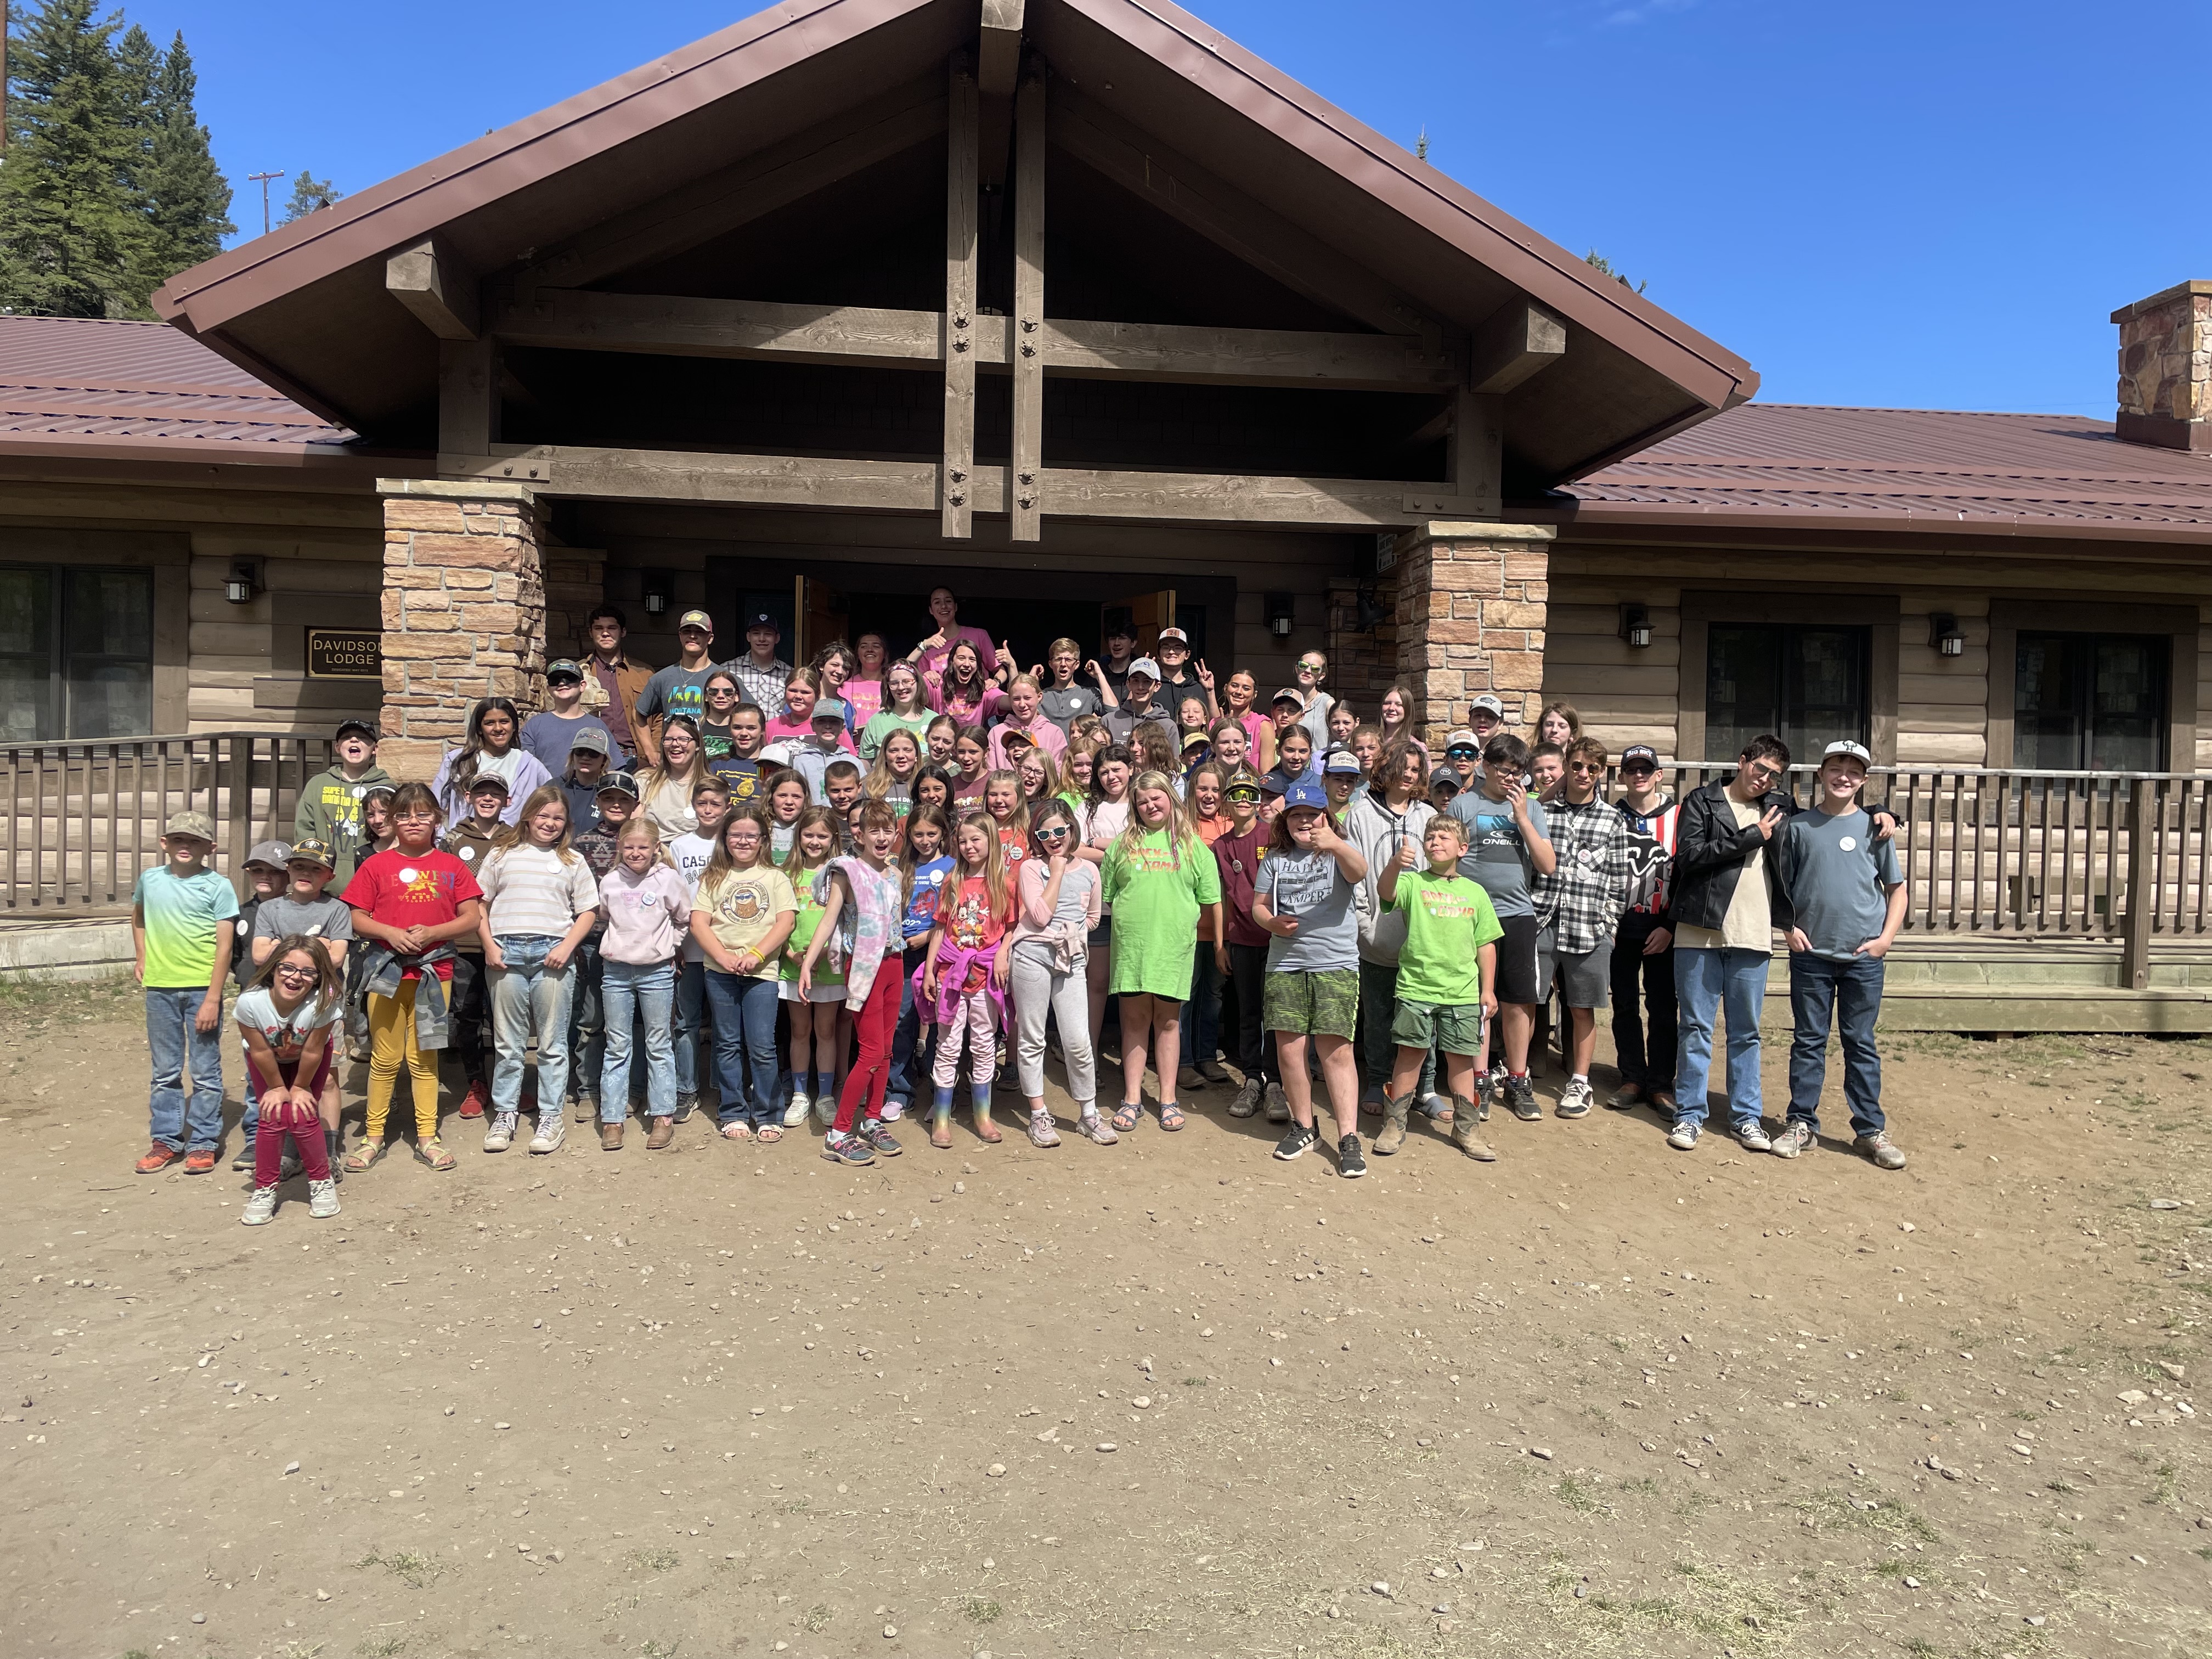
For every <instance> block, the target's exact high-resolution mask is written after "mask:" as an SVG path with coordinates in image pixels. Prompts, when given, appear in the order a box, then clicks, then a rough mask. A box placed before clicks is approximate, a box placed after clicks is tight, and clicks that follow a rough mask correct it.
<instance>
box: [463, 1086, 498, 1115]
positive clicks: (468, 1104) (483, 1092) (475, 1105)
mask: <svg viewBox="0 0 2212 1659" xmlns="http://www.w3.org/2000/svg"><path fill="white" fill-rule="evenodd" d="M490 1109H491V1085H490V1084H489V1083H487V1082H485V1081H484V1080H483V1079H482V1078H478V1079H477V1080H476V1081H475V1082H474V1083H471V1085H469V1091H468V1093H466V1094H465V1095H463V1096H462V1097H461V1115H462V1116H463V1117H482V1116H483V1115H484V1114H485V1113H486V1112H488V1111H489V1110H490Z"/></svg>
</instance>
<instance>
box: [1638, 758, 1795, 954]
mask: <svg viewBox="0 0 2212 1659" xmlns="http://www.w3.org/2000/svg"><path fill="white" fill-rule="evenodd" d="M1727 797H1728V785H1727V784H1726V783H1708V784H1705V785H1704V786H1703V787H1700V788H1697V789H1692V791H1691V792H1690V793H1689V794H1688V795H1687V796H1686V797H1685V798H1684V799H1683V802H1682V815H1681V817H1680V819H1678V820H1677V822H1676V825H1675V830H1674V874H1673V877H1672V878H1671V879H1670V880H1669V882H1668V890H1669V893H1670V898H1669V908H1671V909H1672V910H1673V912H1674V915H1673V917H1672V920H1673V922H1674V926H1675V927H1711V928H1717V927H1720V925H1721V923H1722V921H1723V920H1724V919H1725V918H1726V917H1727V915H1728V908H1729V901H1730V900H1731V899H1733V898H1734V897H1735V884H1736V881H1737V879H1738V878H1740V877H1741V876H1742V874H1743V866H1744V861H1745V860H1747V859H1748V858H1749V857H1750V856H1751V855H1752V854H1753V853H1755V852H1757V851H1759V848H1762V847H1764V848H1767V849H1768V850H1769V856H1768V857H1766V858H1765V859H1762V860H1759V862H1760V865H1761V866H1762V867H1763V868H1764V869H1765V872H1766V903H1767V909H1768V912H1769V914H1770V915H1771V918H1772V920H1773V922H1774V925H1775V926H1776V927H1790V926H1791V925H1792V924H1793V921H1794V918H1795V913H1794V912H1793V911H1792V910H1791V909H1790V895H1789V894H1788V893H1786V892H1785V891H1784V890H1783V886H1782V872H1781V867H1780V866H1781V860H1779V859H1778V858H1776V857H1774V856H1772V853H1773V851H1774V849H1776V848H1778V846H1779V845H1780V843H1779V841H1778V840H1777V841H1771V842H1770V841H1767V840H1765V839H1764V838H1763V837H1762V836H1760V835H1759V825H1758V824H1757V823H1755V822H1754V823H1749V824H1747V825H1746V826H1744V827H1743V828H1742V829H1738V828H1736V822H1735V814H1734V813H1733V812H1731V811H1729V805H1728V799H1727ZM1758 805H1759V811H1760V812H1762V813H1764V812H1765V811H1766V810H1767V809H1768V808H1770V807H1779V808H1781V810H1782V816H1783V819H1784V822H1785V823H1786V822H1787V821H1788V820H1789V818H1790V817H1791V816H1792V815H1793V814H1794V813H1795V812H1796V810H1797V806H1796V802H1794V801H1792V800H1791V799H1790V797H1789V796H1787V795H1785V794H1784V793H1782V792H1781V791H1780V790H1778V789H1770V790H1768V791H1767V792H1766V793H1765V795H1763V796H1761V797H1760V798H1759V802H1758ZM1776 828H1777V829H1780V825H1777V826H1776Z"/></svg>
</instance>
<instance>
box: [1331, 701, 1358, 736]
mask: <svg viewBox="0 0 2212 1659" xmlns="http://www.w3.org/2000/svg"><path fill="white" fill-rule="evenodd" d="M1358 724H1359V716H1358V715H1357V714H1353V713H1352V705H1351V704H1350V703H1348V702H1343V701H1341V700H1339V701H1338V702H1333V703H1331V704H1330V705H1329V707H1328V741H1329V746H1330V747H1331V748H1334V747H1336V746H1337V745H1339V744H1347V743H1350V742H1351V741H1352V727H1353V726H1357V725H1358Z"/></svg>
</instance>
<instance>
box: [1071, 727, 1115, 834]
mask: <svg viewBox="0 0 2212 1659" xmlns="http://www.w3.org/2000/svg"><path fill="white" fill-rule="evenodd" d="M1106 743H1107V739H1106V738H1105V737H1104V735H1103V733H1101V734H1087V735H1085V736H1083V737H1079V738H1074V739H1073V740H1072V741H1071V742H1070V743H1069V744H1068V745H1067V754H1066V757H1065V758H1064V759H1063V760H1062V761H1061V763H1060V799H1062V800H1064V801H1066V803H1067V805H1068V810H1069V811H1073V813H1074V814H1075V820H1076V826H1077V828H1079V829H1080V828H1081V827H1082V823H1083V809H1084V807H1085V805H1088V804H1089V802H1090V799H1091V762H1092V761H1093V759H1095V758H1096V757H1097V753H1098V751H1099V750H1102V749H1103V748H1105V747H1106Z"/></svg>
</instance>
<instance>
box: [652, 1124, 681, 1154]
mask: <svg viewBox="0 0 2212 1659" xmlns="http://www.w3.org/2000/svg"><path fill="white" fill-rule="evenodd" d="M673 1139H676V1123H675V1121H674V1120H673V1119H672V1118H667V1117H656V1118H654V1119H653V1127H652V1129H651V1130H650V1132H648V1133H647V1135H646V1137H645V1149H646V1151H647V1152H659V1150H660V1149H661V1148H662V1147H664V1146H667V1145H668V1143H669V1142H670V1141H671V1140H673Z"/></svg>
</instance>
